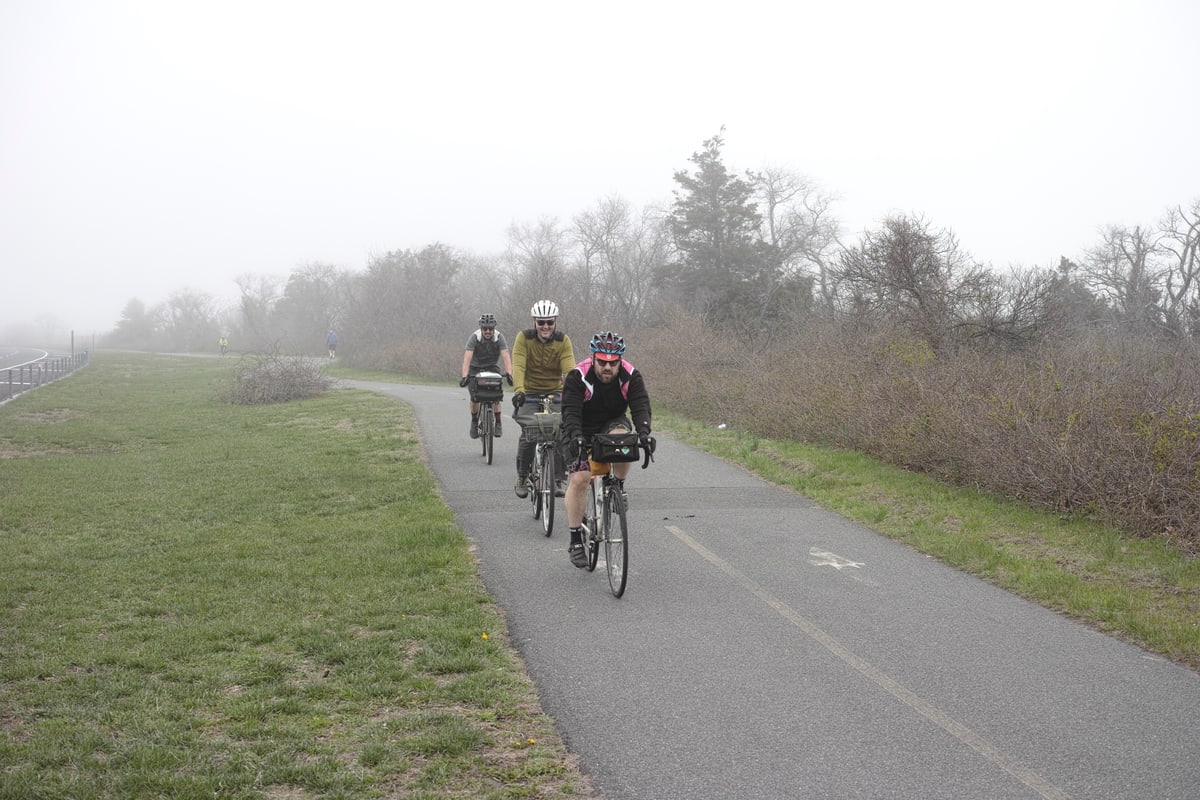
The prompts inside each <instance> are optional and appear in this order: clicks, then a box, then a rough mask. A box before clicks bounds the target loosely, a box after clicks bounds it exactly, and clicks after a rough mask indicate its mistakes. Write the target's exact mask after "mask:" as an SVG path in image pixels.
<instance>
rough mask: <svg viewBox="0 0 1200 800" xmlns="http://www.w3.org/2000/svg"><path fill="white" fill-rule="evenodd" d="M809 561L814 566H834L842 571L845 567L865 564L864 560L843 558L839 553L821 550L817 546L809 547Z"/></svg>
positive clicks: (856, 566)
mask: <svg viewBox="0 0 1200 800" xmlns="http://www.w3.org/2000/svg"><path fill="white" fill-rule="evenodd" d="M808 563H810V564H812V565H813V566H814V567H833V568H834V569H836V570H837V571H838V572H841V571H842V569H843V568H845V567H854V568H855V569H858V568H859V567H861V566H862V565H863V563H864V562H862V561H851V560H850V559H848V558H842V557H841V556H839V555H838V554H837V553H831V552H829V551H828V550H820V549H818V548H816V547H810V548H809V549H808Z"/></svg>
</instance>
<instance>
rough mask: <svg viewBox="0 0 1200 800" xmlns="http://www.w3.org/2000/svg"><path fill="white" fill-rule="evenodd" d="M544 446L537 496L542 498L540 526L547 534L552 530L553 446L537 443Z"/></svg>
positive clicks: (541, 446)
mask: <svg viewBox="0 0 1200 800" xmlns="http://www.w3.org/2000/svg"><path fill="white" fill-rule="evenodd" d="M538 447H539V448H544V452H545V455H544V456H543V457H542V472H541V474H540V475H538V496H539V497H541V498H542V528H543V529H544V530H545V531H546V535H547V536H549V535H550V534H551V533H553V532H554V476H555V475H556V474H557V473H556V472H555V468H556V466H557V465H556V464H555V463H554V448H553V447H552V446H551V445H538Z"/></svg>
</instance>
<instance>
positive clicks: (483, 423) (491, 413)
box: [471, 372, 504, 464]
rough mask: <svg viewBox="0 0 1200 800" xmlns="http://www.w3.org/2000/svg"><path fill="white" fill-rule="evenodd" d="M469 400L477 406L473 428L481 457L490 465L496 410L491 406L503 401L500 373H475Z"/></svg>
mask: <svg viewBox="0 0 1200 800" xmlns="http://www.w3.org/2000/svg"><path fill="white" fill-rule="evenodd" d="M472 383H473V384H474V385H473V388H472V391H471V399H472V400H474V401H475V402H477V403H478V404H479V410H478V411H476V412H475V426H476V428H477V429H478V430H479V440H480V442H481V444H482V446H483V457H484V458H486V459H487V463H489V464H491V463H492V456H493V454H494V452H495V441H494V440H495V437H496V409H495V408H493V407H492V406H493V405H494V404H495V403H497V402H499V401H500V400H503V399H504V387H502V386H501V385H500V373H498V372H477V373H476V374H475V376H474V378H473V379H472Z"/></svg>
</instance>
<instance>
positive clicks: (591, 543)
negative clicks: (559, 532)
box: [583, 480, 604, 572]
mask: <svg viewBox="0 0 1200 800" xmlns="http://www.w3.org/2000/svg"><path fill="white" fill-rule="evenodd" d="M584 516H586V517H587V523H588V524H587V539H586V541H584V543H583V546H584V547H586V548H587V557H588V560H587V568H588V572H595V571H596V562H597V561H599V560H600V540H601V539H603V538H604V530H603V529H602V528H601V527H600V526H601V525H602V524H604V523H603V520H602V517H601V515H600V503H599V498H597V497H596V482H595V481H594V480H593V481H592V482H591V483H589V484H588V497H587V510H586V511H584Z"/></svg>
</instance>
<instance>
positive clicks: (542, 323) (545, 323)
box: [537, 319, 554, 328]
mask: <svg viewBox="0 0 1200 800" xmlns="http://www.w3.org/2000/svg"><path fill="white" fill-rule="evenodd" d="M553 324H554V320H552V319H539V320H537V325H538V327H539V328H549V327H550V326H552V325H553Z"/></svg>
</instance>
